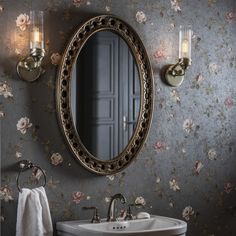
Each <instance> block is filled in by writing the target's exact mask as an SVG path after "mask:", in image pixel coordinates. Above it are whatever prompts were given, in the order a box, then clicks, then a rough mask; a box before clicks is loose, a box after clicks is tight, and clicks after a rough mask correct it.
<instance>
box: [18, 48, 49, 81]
mask: <svg viewBox="0 0 236 236" xmlns="http://www.w3.org/2000/svg"><path fill="white" fill-rule="evenodd" d="M44 55H45V51H44V50H43V49H35V50H32V51H31V52H30V55H29V56H28V57H26V58H24V59H23V60H21V61H19V62H18V64H17V67H16V69H17V73H18V75H19V77H20V78H21V79H23V80H26V81H28V82H32V81H35V80H36V79H38V78H39V76H40V75H41V74H42V73H43V72H44V70H43V68H42V67H41V64H42V60H43V58H44Z"/></svg>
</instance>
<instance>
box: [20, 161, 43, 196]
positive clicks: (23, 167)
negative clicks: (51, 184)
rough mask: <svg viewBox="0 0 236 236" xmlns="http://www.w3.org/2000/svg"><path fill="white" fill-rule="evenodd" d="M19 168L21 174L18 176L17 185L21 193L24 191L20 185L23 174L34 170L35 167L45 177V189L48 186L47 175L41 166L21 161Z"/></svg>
mask: <svg viewBox="0 0 236 236" xmlns="http://www.w3.org/2000/svg"><path fill="white" fill-rule="evenodd" d="M19 167H20V170H19V173H18V175H17V177H16V184H17V188H18V190H19V192H22V189H21V188H20V185H19V178H20V174H21V172H24V171H26V170H29V169H32V168H33V167H35V168H37V169H39V170H40V171H41V172H42V173H43V177H44V185H43V187H45V186H46V183H47V178H46V174H45V172H44V170H43V169H42V168H41V167H40V166H36V165H34V164H33V163H32V162H31V161H27V160H22V161H20V164H19Z"/></svg>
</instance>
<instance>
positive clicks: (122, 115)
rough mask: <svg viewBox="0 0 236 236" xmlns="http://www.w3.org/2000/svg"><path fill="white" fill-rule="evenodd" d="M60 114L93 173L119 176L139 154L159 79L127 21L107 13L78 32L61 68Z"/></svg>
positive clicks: (69, 138)
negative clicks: (155, 80)
mask: <svg viewBox="0 0 236 236" xmlns="http://www.w3.org/2000/svg"><path fill="white" fill-rule="evenodd" d="M57 111H58V117H59V122H60V125H61V128H62V131H63V134H64V135H65V137H66V140H67V143H68V144H69V147H70V149H71V151H72V153H73V154H74V156H75V157H76V159H77V160H79V162H80V163H81V164H82V165H83V166H84V167H86V168H87V169H88V170H90V171H92V172H94V173H97V174H102V175H109V174H114V173H117V172H119V171H121V170H123V169H124V168H125V167H126V166H128V165H129V164H130V163H131V161H132V160H133V159H134V158H135V157H136V156H137V153H138V152H139V151H140V149H141V147H142V146H143V144H144V142H145V139H146V137H147V134H148V131H149V128H150V124H151V118H152V112H153V78H152V70H151V66H150V62H149V59H148V56H147V53H146V50H145V48H144V46H143V44H142V42H141V40H140V38H139V36H138V35H137V34H136V32H135V31H134V30H133V29H132V28H131V27H130V26H129V25H128V24H127V23H125V22H124V21H122V20H120V19H118V18H116V17H114V16H111V15H101V16H97V17H95V18H92V19H90V20H89V21H87V22H86V23H85V24H83V25H82V26H81V27H80V28H79V29H78V30H77V31H76V32H75V34H74V35H73V37H72V39H71V41H70V42H69V44H68V46H67V48H66V51H65V53H64V56H63V59H62V63H61V65H60V69H59V76H58V81H57Z"/></svg>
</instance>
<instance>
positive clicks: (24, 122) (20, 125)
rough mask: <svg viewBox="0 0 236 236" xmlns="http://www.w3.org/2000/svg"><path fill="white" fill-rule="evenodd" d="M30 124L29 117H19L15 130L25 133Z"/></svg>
mask: <svg viewBox="0 0 236 236" xmlns="http://www.w3.org/2000/svg"><path fill="white" fill-rule="evenodd" d="M31 126H32V123H31V122H30V119H29V118H28V117H21V118H20V119H19V120H18V122H17V124H16V127H17V130H19V131H20V132H21V133H22V134H26V131H27V130H28V129H29V128H30V127H31Z"/></svg>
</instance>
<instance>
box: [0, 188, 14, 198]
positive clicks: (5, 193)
mask: <svg viewBox="0 0 236 236" xmlns="http://www.w3.org/2000/svg"><path fill="white" fill-rule="evenodd" d="M0 200H3V201H4V202H9V201H13V200H14V199H13V197H12V191H11V189H10V188H9V187H8V186H5V187H3V188H1V190H0Z"/></svg>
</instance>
